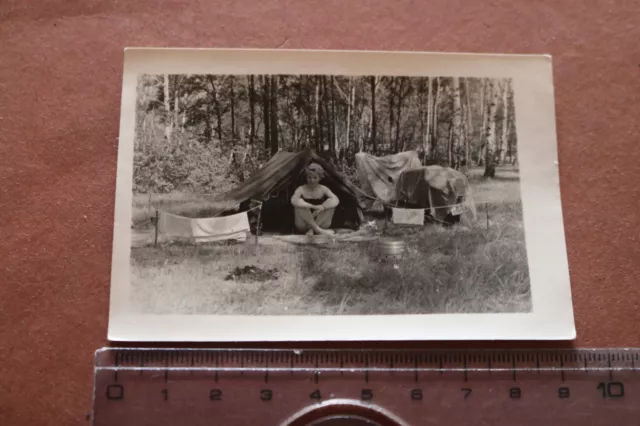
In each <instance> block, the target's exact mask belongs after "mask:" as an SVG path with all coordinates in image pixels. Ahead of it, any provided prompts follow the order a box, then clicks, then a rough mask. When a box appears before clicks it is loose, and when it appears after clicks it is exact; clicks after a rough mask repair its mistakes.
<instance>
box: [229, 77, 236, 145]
mask: <svg viewBox="0 0 640 426" xmlns="http://www.w3.org/2000/svg"><path fill="white" fill-rule="evenodd" d="M229 78H230V79H231V83H230V86H231V87H230V88H229V89H230V91H231V93H230V98H231V141H232V143H235V140H236V93H235V91H236V90H235V78H234V77H233V76H231V77H229Z"/></svg>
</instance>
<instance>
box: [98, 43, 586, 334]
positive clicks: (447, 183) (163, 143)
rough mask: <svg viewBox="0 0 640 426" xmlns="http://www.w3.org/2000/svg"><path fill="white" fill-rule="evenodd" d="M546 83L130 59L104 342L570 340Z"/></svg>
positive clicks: (455, 70)
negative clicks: (109, 310) (109, 340)
mask: <svg viewBox="0 0 640 426" xmlns="http://www.w3.org/2000/svg"><path fill="white" fill-rule="evenodd" d="M550 65H551V62H550V58H548V57H545V56H541V55H540V56H535V55H531V56H526V55H522V56H517V55H471V54H468V55H462V54H429V53H385V52H338V51H316V52H314V51H275V50H273V51H252V50H216V49H211V50H207V49H199V50H189V49H129V50H127V51H126V52H125V78H124V83H123V88H122V92H123V98H122V100H123V108H122V118H121V137H120V140H119V165H118V185H117V194H116V196H117V199H116V220H115V233H114V260H113V270H112V299H111V320H110V322H111V324H110V338H111V339H112V340H174V341H175V340H336V339H337V340H365V339H369V340H370V339H376V340H380V339H381V340H397V339H418V340H422V339H427V340H428V339H447V340H448V339H486V338H498V339H500V338H504V339H522V338H537V339H564V338H571V337H572V334H573V333H574V331H573V313H572V307H571V296H570V286H569V278H568V267H567V265H566V249H565V245H564V235H563V227H562V214H561V203H560V194H559V185H558V182H557V179H558V176H557V175H558V172H557V167H558V164H557V162H556V161H555V160H556V151H555V150H556V141H555V127H554V121H555V117H554V112H553V83H552V75H551V66H550ZM161 324H164V326H163V325H161Z"/></svg>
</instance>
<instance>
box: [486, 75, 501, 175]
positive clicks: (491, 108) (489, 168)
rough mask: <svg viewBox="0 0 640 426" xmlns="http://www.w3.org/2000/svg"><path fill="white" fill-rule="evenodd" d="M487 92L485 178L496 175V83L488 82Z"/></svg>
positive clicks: (497, 93)
mask: <svg viewBox="0 0 640 426" xmlns="http://www.w3.org/2000/svg"><path fill="white" fill-rule="evenodd" d="M487 86H488V92H489V97H490V103H489V105H488V108H487V109H488V112H487V120H488V122H487V139H486V147H485V158H484V161H485V169H484V176H485V177H489V178H492V177H495V175H496V143H497V139H496V136H497V135H496V111H497V109H498V102H499V98H500V95H499V91H498V88H497V87H496V83H495V82H494V81H493V80H489V81H488V84H487Z"/></svg>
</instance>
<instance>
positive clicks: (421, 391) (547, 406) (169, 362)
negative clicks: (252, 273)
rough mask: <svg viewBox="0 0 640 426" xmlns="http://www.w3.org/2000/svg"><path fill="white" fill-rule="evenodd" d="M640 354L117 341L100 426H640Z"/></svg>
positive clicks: (103, 357) (97, 394)
mask: <svg viewBox="0 0 640 426" xmlns="http://www.w3.org/2000/svg"><path fill="white" fill-rule="evenodd" d="M638 361H640V349H613V350H604V349H601V350H598V349H566V350H562V349H560V350H558V349H549V350H537V349H536V350H426V351H418V350H315V349H314V350H303V351H297V350H285V349H126V348H125V349H122V348H108V349H103V350H100V351H97V352H96V357H95V377H94V380H95V383H94V410H93V415H92V417H93V418H92V422H93V423H92V424H93V425H95V426H110V425H116V424H117V425H121V426H126V425H129V424H131V425H133V424H135V425H145V424H150V425H151V424H153V425H158V426H162V425H169V424H185V425H193V426H196V425H200V424H202V425H205V424H206V425H218V424H219V425H239V426H240V425H245V424H246V425H250V424H260V425H282V426H285V425H286V426H301V425H307V424H309V425H311V424H313V425H314V426H315V425H317V426H323V425H327V426H329V425H336V426H337V425H351V424H353V425H358V426H359V425H362V426H364V425H370V426H374V425H379V426H385V425H393V426H397V425H402V426H414V425H423V424H424V425H429V424H440V423H442V422H447V423H450V426H457V425H477V424H483V425H493V424H496V425H500V424H519V425H525V426H529V425H539V424H545V425H555V424H558V425H563V426H573V425H578V424H579V425H600V424H602V425H605V424H606V425H619V426H626V425H630V426H631V425H633V426H640V374H638V373H637V372H636V364H637V363H638ZM331 416H333V417H331ZM336 416H351V417H350V418H351V420H350V422H344V423H339V420H337V417H336ZM323 419H324V420H323ZM358 419H360V420H358ZM176 421H177V422H178V423H176ZM358 421H360V423H358ZM367 422H368V423H367Z"/></svg>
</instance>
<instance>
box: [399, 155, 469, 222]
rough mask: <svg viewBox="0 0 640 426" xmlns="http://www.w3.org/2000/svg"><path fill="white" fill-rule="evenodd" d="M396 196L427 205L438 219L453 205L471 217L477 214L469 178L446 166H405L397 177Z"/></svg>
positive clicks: (409, 202)
mask: <svg viewBox="0 0 640 426" xmlns="http://www.w3.org/2000/svg"><path fill="white" fill-rule="evenodd" d="M396 198H397V201H398V202H401V203H403V204H408V205H412V206H416V207H419V208H428V209H429V210H430V213H431V215H432V216H433V217H435V218H437V219H440V220H442V219H443V218H444V217H445V216H447V214H449V213H451V212H452V210H453V206H458V207H464V210H465V211H466V212H467V213H469V214H470V215H471V217H472V218H475V216H476V210H475V204H474V203H473V197H472V194H471V187H470V186H469V180H468V179H467V177H466V176H465V175H464V174H463V173H462V172H459V171H458V170H455V169H452V168H449V167H442V166H437V165H434V166H424V167H419V168H414V169H411V170H405V171H404V172H403V173H402V174H401V175H400V177H399V178H398V182H397V186H396ZM461 205H462V206H461Z"/></svg>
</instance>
